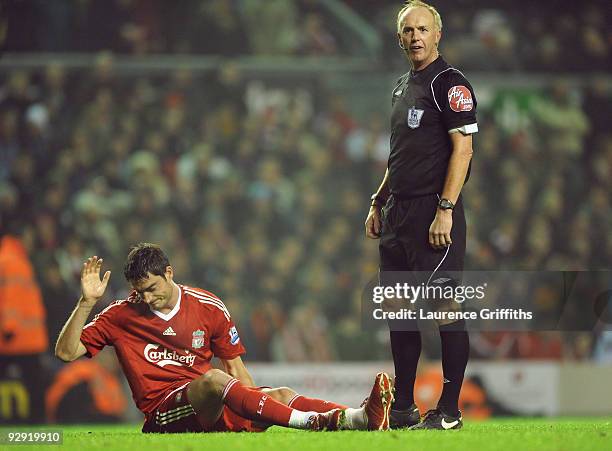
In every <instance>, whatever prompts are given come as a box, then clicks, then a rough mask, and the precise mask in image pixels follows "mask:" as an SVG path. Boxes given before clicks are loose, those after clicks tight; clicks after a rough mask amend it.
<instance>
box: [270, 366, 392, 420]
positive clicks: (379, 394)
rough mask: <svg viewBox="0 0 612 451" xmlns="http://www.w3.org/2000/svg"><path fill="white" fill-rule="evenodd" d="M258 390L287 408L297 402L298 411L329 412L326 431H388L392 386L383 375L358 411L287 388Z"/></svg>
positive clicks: (380, 374)
mask: <svg viewBox="0 0 612 451" xmlns="http://www.w3.org/2000/svg"><path fill="white" fill-rule="evenodd" d="M262 391H264V392H266V393H267V394H269V395H270V396H272V397H274V398H275V399H276V400H277V401H279V402H282V403H287V404H288V405H289V406H291V407H295V405H296V402H297V403H298V404H299V405H301V406H302V408H309V409H312V410H314V409H320V411H321V412H325V413H324V415H327V414H329V413H331V414H332V415H331V416H330V421H329V422H328V424H327V425H326V429H328V430H341V429H346V430H386V429H388V428H389V412H390V410H391V404H392V403H393V383H392V382H391V378H390V377H389V375H388V374H386V373H378V374H377V375H376V378H375V380H374V385H373V387H372V390H371V392H370V396H369V397H368V398H366V401H364V403H363V405H362V406H361V407H359V408H351V407H346V406H343V405H342V404H337V403H334V402H331V401H325V400H322V399H315V398H306V397H304V396H301V395H298V394H297V393H296V392H295V391H294V390H292V389H290V388H288V387H280V388H270V389H262ZM323 409H327V411H325V410H323ZM330 409H331V410H330Z"/></svg>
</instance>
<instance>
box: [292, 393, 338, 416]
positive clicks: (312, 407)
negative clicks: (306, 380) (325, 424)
mask: <svg viewBox="0 0 612 451" xmlns="http://www.w3.org/2000/svg"><path fill="white" fill-rule="evenodd" d="M287 405H288V406H289V407H291V408H293V409H296V410H302V411H304V412H310V411H312V412H321V413H322V412H329V411H330V410H332V409H346V408H347V407H346V406H343V405H342V404H336V403H335V402H331V401H324V400H322V399H315V398H307V397H306V396H302V395H295V396H294V397H293V398H291V400H290V401H289V404H287Z"/></svg>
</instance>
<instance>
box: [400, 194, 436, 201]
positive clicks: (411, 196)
mask: <svg viewBox="0 0 612 451" xmlns="http://www.w3.org/2000/svg"><path fill="white" fill-rule="evenodd" d="M391 196H393V198H394V199H396V200H414V199H420V198H423V197H429V196H438V197H440V195H439V194H438V193H427V194H417V195H410V194H408V195H406V194H399V193H391Z"/></svg>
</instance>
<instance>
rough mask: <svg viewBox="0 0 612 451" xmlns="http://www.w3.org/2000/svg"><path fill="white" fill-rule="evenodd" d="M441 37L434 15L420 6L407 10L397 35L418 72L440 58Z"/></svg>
mask: <svg viewBox="0 0 612 451" xmlns="http://www.w3.org/2000/svg"><path fill="white" fill-rule="evenodd" d="M441 35H442V34H441V32H440V30H438V28H437V27H436V23H435V21H434V17H433V14H432V13H431V12H430V11H429V10H428V9H427V8H423V7H420V6H418V7H414V8H410V9H408V10H406V12H405V13H404V15H403V17H402V18H401V20H400V26H399V30H398V33H397V36H398V38H399V41H400V44H401V47H402V48H403V49H404V52H406V55H407V56H408V58H409V59H410V62H411V63H412V66H413V67H414V69H416V70H420V69H424V68H425V67H427V66H428V65H429V64H430V63H431V62H433V61H434V60H435V59H436V58H437V57H438V42H439V41H440V37H441Z"/></svg>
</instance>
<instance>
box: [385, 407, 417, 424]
mask: <svg viewBox="0 0 612 451" xmlns="http://www.w3.org/2000/svg"><path fill="white" fill-rule="evenodd" d="M389 419H390V420H391V422H390V427H391V429H400V428H409V427H411V426H414V425H415V424H418V423H419V421H421V415H420V414H419V408H418V407H417V405H416V404H412V405H411V406H410V407H408V408H407V409H406V410H395V409H394V408H391V414H390V415H389Z"/></svg>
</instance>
